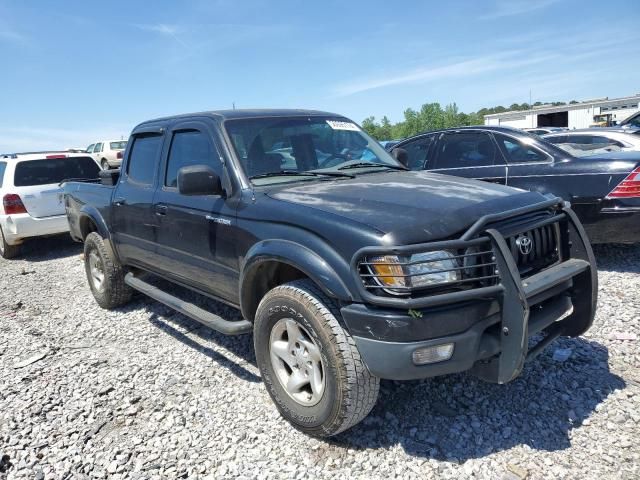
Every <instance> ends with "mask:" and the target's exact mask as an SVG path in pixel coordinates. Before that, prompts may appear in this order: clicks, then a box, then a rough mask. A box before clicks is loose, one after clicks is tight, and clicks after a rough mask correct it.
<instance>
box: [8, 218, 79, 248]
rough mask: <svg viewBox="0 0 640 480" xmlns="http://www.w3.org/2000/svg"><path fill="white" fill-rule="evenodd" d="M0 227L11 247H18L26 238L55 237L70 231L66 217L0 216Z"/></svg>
mask: <svg viewBox="0 0 640 480" xmlns="http://www.w3.org/2000/svg"><path fill="white" fill-rule="evenodd" d="M0 226H1V227H2V232H3V233H4V237H5V239H6V241H7V243H8V244H9V245H18V244H20V243H22V241H23V240H24V239H26V238H30V237H40V236H45V235H55V234H58V233H65V232H68V231H69V222H68V221H67V216H66V215H55V216H53V217H44V218H35V217H32V216H31V215H29V214H28V213H21V214H18V215H0Z"/></svg>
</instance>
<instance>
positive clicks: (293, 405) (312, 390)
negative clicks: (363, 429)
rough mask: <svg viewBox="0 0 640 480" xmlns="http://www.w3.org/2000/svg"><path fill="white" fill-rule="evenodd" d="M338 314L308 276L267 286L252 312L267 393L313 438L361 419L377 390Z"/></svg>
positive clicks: (372, 377) (373, 399) (283, 414)
mask: <svg viewBox="0 0 640 480" xmlns="http://www.w3.org/2000/svg"><path fill="white" fill-rule="evenodd" d="M339 315H340V313H339V311H338V309H337V307H336V305H335V304H334V302H333V301H332V300H331V299H330V298H329V297H327V296H326V295H324V294H323V293H322V292H321V291H320V290H319V289H318V288H317V287H316V286H315V284H314V283H313V282H311V281H309V280H299V281H295V282H291V283H287V284H284V285H281V286H278V287H276V288H274V289H272V290H270V291H269V292H268V293H267V294H266V295H265V297H264V298H263V299H262V301H261V302H260V305H259V306H258V310H257V312H256V318H255V325H254V337H253V338H254V346H255V351H256V360H257V363H258V368H259V369H260V373H261V375H262V379H263V381H264V383H265V386H266V388H267V391H268V392H269V395H270V396H271V398H272V399H273V401H274V403H275V404H276V406H277V407H278V410H279V411H280V414H281V415H282V416H283V417H284V418H285V419H287V420H288V421H289V422H291V423H292V424H293V425H294V426H295V427H296V428H298V429H299V430H301V431H303V432H305V433H307V434H310V435H313V436H317V437H329V436H332V435H336V434H338V433H340V432H343V431H344V430H347V429H348V428H351V427H352V426H354V425H355V424H357V423H358V422H360V421H361V420H362V419H363V418H364V417H366V416H367V415H368V414H369V412H370V411H371V409H372V408H373V406H374V405H375V403H376V400H377V398H378V391H379V388H380V380H379V379H378V378H376V377H374V376H372V375H371V374H370V373H369V370H367V368H366V366H365V365H364V363H363V361H362V359H361V358H360V353H359V352H358V349H357V347H356V345H355V343H354V341H353V338H352V337H351V335H349V332H347V331H346V330H345V329H344V328H343V327H342V326H341V325H340V322H339V321H338V318H339Z"/></svg>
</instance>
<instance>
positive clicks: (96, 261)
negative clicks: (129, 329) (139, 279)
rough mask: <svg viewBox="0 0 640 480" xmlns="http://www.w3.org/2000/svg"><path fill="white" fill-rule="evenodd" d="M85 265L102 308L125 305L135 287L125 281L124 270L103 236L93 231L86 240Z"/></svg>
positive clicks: (92, 290) (94, 295)
mask: <svg viewBox="0 0 640 480" xmlns="http://www.w3.org/2000/svg"><path fill="white" fill-rule="evenodd" d="M84 267H85V272H86V273H87V280H88V282H89V287H90V288H91V293H93V297H94V298H95V299H96V302H98V305H100V306H101V307H102V308H105V309H107V310H111V309H113V308H116V307H119V306H121V305H124V304H125V303H127V302H128V301H129V300H131V296H132V295H133V289H132V288H131V287H130V286H129V285H127V284H126V283H124V270H123V268H122V265H120V263H119V262H118V260H117V259H116V258H115V256H114V255H113V251H112V250H111V248H110V247H108V246H107V245H106V244H105V243H104V240H103V239H102V237H101V236H100V235H99V234H98V233H96V232H92V233H90V234H89V235H87V238H86V239H85V241H84Z"/></svg>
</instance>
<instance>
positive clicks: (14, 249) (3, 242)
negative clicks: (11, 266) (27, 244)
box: [0, 227, 20, 260]
mask: <svg viewBox="0 0 640 480" xmlns="http://www.w3.org/2000/svg"><path fill="white" fill-rule="evenodd" d="M19 253H20V245H9V244H8V243H7V239H6V238H4V233H3V232H2V227H0V257H2V258H4V259H7V260H9V259H10V258H15V257H17V256H18V254H19Z"/></svg>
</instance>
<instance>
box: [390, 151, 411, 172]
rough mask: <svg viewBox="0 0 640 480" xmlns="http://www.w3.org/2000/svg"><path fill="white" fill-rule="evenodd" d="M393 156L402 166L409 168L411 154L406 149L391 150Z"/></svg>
mask: <svg viewBox="0 0 640 480" xmlns="http://www.w3.org/2000/svg"><path fill="white" fill-rule="evenodd" d="M391 156H392V157H393V158H395V159H396V160H397V161H398V162H400V164H402V165H404V166H405V167H407V168H409V154H408V153H407V151H406V150H405V149H404V148H394V149H393V150H391Z"/></svg>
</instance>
